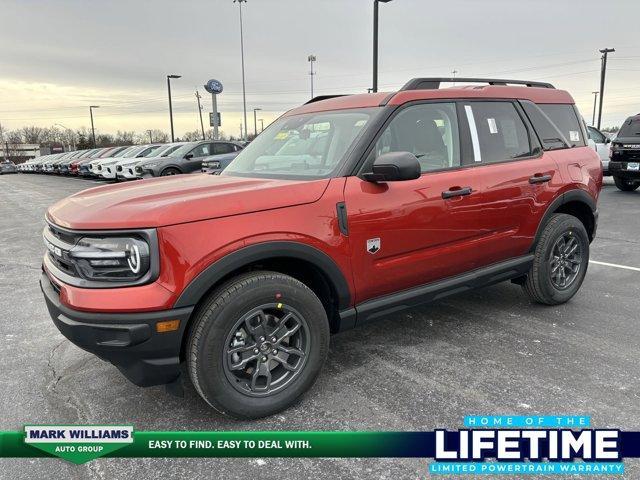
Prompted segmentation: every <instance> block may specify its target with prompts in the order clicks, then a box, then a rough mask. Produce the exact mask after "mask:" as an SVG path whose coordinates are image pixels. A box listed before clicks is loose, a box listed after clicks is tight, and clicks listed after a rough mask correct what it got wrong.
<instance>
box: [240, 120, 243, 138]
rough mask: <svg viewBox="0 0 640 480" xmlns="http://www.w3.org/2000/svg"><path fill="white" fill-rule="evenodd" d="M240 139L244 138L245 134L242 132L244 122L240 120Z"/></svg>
mask: <svg viewBox="0 0 640 480" xmlns="http://www.w3.org/2000/svg"><path fill="white" fill-rule="evenodd" d="M240 139H241V140H243V139H244V135H243V134H242V122H240Z"/></svg>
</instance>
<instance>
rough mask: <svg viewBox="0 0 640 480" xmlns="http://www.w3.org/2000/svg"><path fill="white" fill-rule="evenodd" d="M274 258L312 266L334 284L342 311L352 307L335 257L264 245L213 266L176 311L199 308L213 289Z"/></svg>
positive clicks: (297, 246)
mask: <svg viewBox="0 0 640 480" xmlns="http://www.w3.org/2000/svg"><path fill="white" fill-rule="evenodd" d="M273 258H290V259H298V260H304V261H307V262H309V263H312V264H313V265H314V266H315V267H316V268H318V269H319V270H320V271H321V272H322V273H323V274H324V275H326V276H327V278H328V279H329V281H330V282H331V283H332V285H333V287H334V289H335V291H336V293H337V295H338V298H337V300H338V308H339V309H340V310H342V309H346V308H348V307H349V305H350V303H351V293H350V290H349V284H348V283H347V280H346V279H345V277H344V275H343V273H342V271H341V270H340V268H339V267H338V265H336V263H335V262H334V261H333V260H332V259H331V257H329V256H328V255H327V254H325V253H323V252H322V251H320V250H318V249H317V248H315V247H312V246H309V245H306V244H303V243H298V242H263V243H257V244H254V245H250V246H248V247H243V248H240V249H239V250H236V251H234V252H232V253H230V254H228V255H226V256H224V257H222V258H221V259H219V260H217V261H215V262H214V263H212V264H211V265H209V266H208V267H207V268H205V269H204V270H203V271H202V272H200V273H199V274H198V275H197V276H196V277H195V278H194V279H193V280H192V281H191V283H189V285H187V286H186V288H185V289H184V290H183V291H182V293H181V294H180V296H179V297H178V300H176V303H175V305H174V308H182V307H187V306H192V305H195V304H196V303H198V302H199V301H200V299H201V298H202V297H203V296H204V295H205V294H206V293H207V292H208V291H209V290H210V289H211V287H212V286H213V285H215V284H216V283H218V282H219V281H220V280H221V279H223V278H224V277H226V276H227V275H229V274H230V273H232V272H234V271H235V270H238V269H240V268H242V267H245V266H247V265H250V264H252V263H255V262H259V261H261V260H269V259H273Z"/></svg>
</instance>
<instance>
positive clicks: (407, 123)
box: [345, 102, 483, 303]
mask: <svg viewBox="0 0 640 480" xmlns="http://www.w3.org/2000/svg"><path fill="white" fill-rule="evenodd" d="M390 151H408V152H411V153H413V154H415V155H416V157H418V160H419V162H420V165H421V167H422V175H421V177H420V178H418V179H416V180H408V181H401V182H386V183H371V182H367V181H365V180H362V179H361V178H360V177H357V176H354V177H348V178H347V181H346V184H345V203H346V207H347V218H348V225H349V243H350V246H351V249H352V266H353V271H354V272H357V273H356V275H355V278H354V283H355V287H356V302H357V303H360V302H363V301H365V300H368V299H371V298H375V297H378V296H382V295H385V294H388V293H391V292H397V291H399V290H403V289H407V288H411V287H413V286H417V285H421V284H426V283H429V282H432V281H434V280H438V279H441V278H445V277H449V276H452V275H456V274H458V273H461V272H464V271H467V270H471V269H473V268H475V266H476V264H477V262H478V257H479V254H478V250H479V249H480V248H481V244H480V243H479V242H478V240H479V239H481V237H482V236H483V230H482V223H481V221H480V219H481V212H482V204H481V202H480V195H478V193H479V191H478V186H477V185H476V184H475V182H474V179H473V175H472V174H471V171H472V170H473V167H466V166H465V163H468V161H464V158H465V157H468V156H469V155H472V153H471V152H467V151H466V150H465V149H464V148H461V142H460V128H459V126H458V113H457V108H456V104H455V103H453V102H451V103H424V104H417V105H410V106H407V107H405V108H403V109H401V110H399V111H398V112H397V114H396V115H395V116H394V117H393V118H392V119H391V121H390V122H389V123H388V125H387V127H386V128H385V129H384V130H383V133H382V134H381V135H380V137H379V138H378V140H377V142H376V144H375V147H374V148H373V151H372V152H371V154H370V156H369V159H368V161H367V162H366V163H365V167H364V169H365V170H366V169H367V168H368V165H370V164H371V163H372V161H373V159H374V158H375V157H376V156H378V155H380V154H382V153H386V152H390ZM467 160H469V158H467Z"/></svg>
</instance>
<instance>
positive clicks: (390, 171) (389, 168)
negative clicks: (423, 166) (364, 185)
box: [364, 152, 420, 182]
mask: <svg viewBox="0 0 640 480" xmlns="http://www.w3.org/2000/svg"><path fill="white" fill-rule="evenodd" d="M416 178H420V162H418V159H417V158H416V156H415V155H414V154H413V153H410V152H389V153H383V154H382V155H380V156H379V157H378V158H376V159H375V160H374V161H373V167H372V172H371V173H365V174H364V179H365V180H366V181H367V182H397V181H402V180H415V179H416Z"/></svg>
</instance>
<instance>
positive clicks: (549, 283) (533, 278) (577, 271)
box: [522, 213, 589, 305]
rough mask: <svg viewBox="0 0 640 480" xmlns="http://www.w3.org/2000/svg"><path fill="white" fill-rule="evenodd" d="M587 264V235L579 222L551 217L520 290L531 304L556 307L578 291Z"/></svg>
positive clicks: (567, 216)
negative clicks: (532, 302)
mask: <svg viewBox="0 0 640 480" xmlns="http://www.w3.org/2000/svg"><path fill="white" fill-rule="evenodd" d="M588 264H589V236H588V235H587V231H586V229H585V228H584V225H583V224H582V222H581V221H580V220H578V219H577V218H576V217H574V216H572V215H566V214H562V213H561V214H555V215H553V216H552V217H551V220H549V222H548V223H547V225H546V226H545V228H544V230H543V231H542V235H541V236H540V240H539V241H538V244H537V245H536V249H535V257H534V260H533V265H532V266H531V269H530V270H529V273H528V274H527V278H526V280H525V282H524V285H523V286H522V288H523V289H524V291H525V292H526V293H527V295H528V296H529V298H531V299H532V300H533V301H535V302H538V303H542V304H545V305H558V304H560V303H564V302H566V301H568V300H569V299H570V298H571V297H573V296H574V295H575V294H576V292H577V291H578V290H579V289H580V286H581V285H582V281H583V280H584V276H585V275H586V273H587V266H588Z"/></svg>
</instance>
